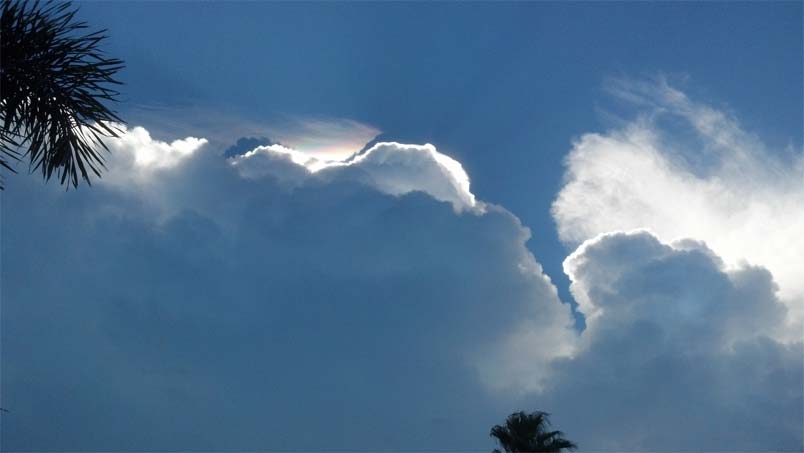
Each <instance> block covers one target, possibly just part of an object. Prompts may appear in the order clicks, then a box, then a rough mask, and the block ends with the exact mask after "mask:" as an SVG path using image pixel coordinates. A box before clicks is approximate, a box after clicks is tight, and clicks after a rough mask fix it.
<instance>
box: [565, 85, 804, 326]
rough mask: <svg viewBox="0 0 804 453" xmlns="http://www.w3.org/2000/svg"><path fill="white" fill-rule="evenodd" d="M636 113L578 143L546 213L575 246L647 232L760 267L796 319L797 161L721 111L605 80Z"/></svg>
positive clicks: (799, 294)
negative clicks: (693, 242) (604, 237)
mask: <svg viewBox="0 0 804 453" xmlns="http://www.w3.org/2000/svg"><path fill="white" fill-rule="evenodd" d="M609 88H610V91H611V92H613V93H614V94H615V95H616V96H618V97H619V98H620V99H623V100H625V101H627V102H629V103H631V105H633V106H636V107H637V108H638V109H640V110H641V111H642V112H643V114H642V115H640V116H639V117H638V118H637V119H636V120H635V121H632V122H630V123H627V124H626V125H624V126H622V127H620V128H617V129H614V130H611V131H609V132H606V133H602V134H601V133H589V134H585V135H583V136H581V137H580V138H579V139H578V140H577V141H576V142H575V143H574V146H573V148H572V150H571V152H570V153H569V155H568V156H567V159H566V175H565V178H566V183H565V185H564V187H563V188H562V190H561V192H560V193H559V194H558V196H557V198H556V200H555V202H554V205H553V215H554V217H555V220H556V223H557V225H558V231H559V234H560V237H561V239H562V240H564V241H565V242H566V243H567V244H570V245H578V244H579V243H581V242H582V241H584V240H586V239H590V238H593V237H595V236H597V235H599V234H601V233H606V232H611V231H628V230H632V229H635V228H648V229H650V230H651V231H652V232H653V233H654V234H655V235H656V236H657V237H659V238H660V239H661V240H662V241H665V242H672V241H674V240H676V239H680V238H687V237H690V238H695V239H698V240H702V241H705V242H706V244H707V245H708V246H709V247H711V248H712V250H713V251H714V252H715V253H717V254H718V255H719V256H721V257H722V258H723V259H724V261H725V262H726V264H727V265H728V266H733V267H739V266H741V265H742V264H741V263H743V262H744V261H747V262H748V263H751V264H754V265H760V266H764V267H766V268H767V269H768V270H769V271H770V272H771V273H772V274H773V277H774V279H775V281H776V282H777V283H778V285H779V291H780V297H781V298H782V299H783V301H784V303H786V304H787V305H788V307H789V308H790V310H791V315H790V322H791V325H790V326H788V327H789V328H790V329H792V331H794V332H795V334H796V338H800V329H801V320H802V319H804V278H801V271H800V269H801V268H802V267H804V236H802V235H801V233H800V232H801V231H804V209H801V207H802V206H804V158H802V154H801V152H793V153H792V155H791V154H789V153H787V152H783V151H782V150H771V149H768V148H767V147H766V146H765V145H764V144H763V143H762V141H761V140H760V139H759V138H758V137H757V136H755V135H753V134H751V133H749V132H746V131H745V130H743V128H742V127H741V126H740V124H739V123H738V122H737V120H736V119H735V118H734V117H733V116H732V115H730V114H728V113H726V112H723V111H720V110H717V109H715V108H713V107H711V106H708V105H705V104H702V103H699V102H696V101H693V100H692V99H690V98H689V97H688V96H687V95H685V94H684V93H683V92H681V91H679V90H677V89H675V88H673V87H671V86H670V85H668V84H667V83H666V82H665V81H664V80H661V79H660V80H659V81H657V82H634V81H622V80H621V81H614V82H611V83H610V85H609Z"/></svg>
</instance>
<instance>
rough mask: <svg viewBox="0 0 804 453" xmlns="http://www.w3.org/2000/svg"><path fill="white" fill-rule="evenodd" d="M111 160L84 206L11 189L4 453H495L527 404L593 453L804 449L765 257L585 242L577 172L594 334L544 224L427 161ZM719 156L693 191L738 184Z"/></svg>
mask: <svg viewBox="0 0 804 453" xmlns="http://www.w3.org/2000/svg"><path fill="white" fill-rule="evenodd" d="M643 102H647V101H643ZM704 123H705V122H704ZM649 124H650V123H643V126H644V127H643V128H642V129H639V130H641V131H643V132H644V131H648V130H649V128H648V127H647V126H645V125H649ZM701 127H702V128H703V126H701ZM623 133H624V132H623ZM637 135H638V134H637ZM635 136H636V135H634V136H631V135H629V137H632V138H633V137H635ZM589 137H590V136H585V138H584V139H589V140H591V138H589ZM597 137H598V138H597V139H599V140H603V141H606V140H614V139H613V138H611V137H609V136H602V135H601V136H597ZM618 140H622V139H618ZM652 140H653V141H650V140H648V142H647V143H665V142H664V141H656V140H657V139H655V138H654V139H652ZM723 140H725V139H723ZM723 140H720V141H721V142H722V141H723ZM726 142H727V141H726ZM283 143H284V142H283ZM580 143H583V140H582V141H581V142H580ZM607 143H608V142H607ZM612 143H620V142H618V141H616V140H615V141H613V142H612ZM724 143H725V142H724ZM579 146H580V145H578V146H576V148H575V150H573V154H571V156H570V169H574V170H576V171H577V173H578V174H581V173H583V171H582V170H584V169H585V168H586V167H585V166H584V165H573V164H572V162H575V160H573V159H579V160H577V161H578V162H585V160H584V159H581V158H578V157H577V156H578V155H581V154H582V153H580V152H579V151H578V149H579ZM656 146H658V145H656ZM656 146H654V149H655V150H656V152H655V153H654V154H652V155H655V156H662V155H663V154H661V153H660V152H659V148H657V147H656ZM718 146H720V145H718ZM636 148H638V147H634V149H636ZM583 149H587V150H588V149H590V148H583ZM605 149H607V150H609V149H614V150H618V149H620V148H619V147H617V146H611V147H607V148H605ZM627 149H629V150H631V148H627ZM640 149H641V148H640ZM112 151H113V152H112V155H111V157H110V159H109V171H108V172H107V173H106V175H105V176H104V178H103V179H102V180H101V181H99V183H98V184H96V185H95V186H93V188H92V189H91V190H85V189H81V190H79V191H70V192H66V193H65V192H64V191H62V190H60V189H59V188H58V187H55V186H43V185H42V184H40V183H39V181H36V180H35V178H14V179H12V180H10V186H9V187H8V189H7V190H6V192H5V193H4V200H3V208H4V214H6V215H4V216H3V219H2V220H3V241H2V243H1V244H0V247H2V255H3V261H4V266H3V275H2V277H3V286H2V288H1V290H2V296H3V297H2V299H3V317H2V335H3V337H2V340H3V364H2V365H3V367H2V373H3V376H2V377H3V379H2V394H3V404H2V405H3V407H8V408H10V409H11V410H12V412H11V413H9V414H5V415H4V419H3V424H2V428H1V429H2V433H1V434H2V438H3V441H4V447H5V448H7V449H9V450H71V451H78V450H87V451H100V450H191V449H196V450H221V451H223V450H226V451H232V450H265V449H273V450H281V449H350V448H351V449H354V448H363V449H388V448H394V449H431V450H432V449H442V450H455V449H477V448H483V446H489V447H491V445H490V441H489V439H488V438H487V433H488V429H489V427H490V426H491V425H492V424H495V423H499V422H500V421H501V420H502V419H503V417H504V416H505V415H507V414H508V413H510V412H512V411H513V410H516V409H520V408H523V409H544V410H549V411H552V412H554V413H555V416H554V417H555V418H554V421H555V422H556V423H557V425H558V426H560V427H561V429H562V430H565V431H567V432H568V433H569V436H570V438H572V439H573V440H576V441H578V442H579V443H580V444H581V445H582V447H583V448H587V449H597V450H606V449H608V450H623V449H626V450H644V449H649V450H662V449H665V450H666V449H675V450H680V449H696V450H699V449H708V450H747V449H762V450H768V449H773V450H791V449H800V448H801V446H802V436H801V430H800V427H801V425H802V420H803V419H804V414H802V390H801V389H802V365H804V363H802V353H803V352H804V351H802V343H801V338H800V337H795V336H793V337H790V336H788V337H786V338H784V339H781V338H780V335H779V334H778V332H780V331H782V330H783V329H784V327H785V326H787V325H788V322H787V320H788V319H789V318H790V312H791V306H790V303H789V302H788V300H787V299H785V297H787V296H786V293H784V292H779V291H777V289H778V288H777V286H776V285H777V283H776V282H777V281H778V282H779V285H780V286H781V287H782V288H784V285H785V284H786V283H785V282H784V281H783V279H779V278H778V277H777V275H776V271H775V270H774V268H773V267H772V266H771V264H766V263H761V262H760V261H759V260H758V259H756V258H753V257H748V258H749V262H740V261H739V260H736V261H735V260H733V259H732V258H731V257H730V256H728V255H724V254H723V253H722V252H721V251H720V249H718V244H717V243H716V242H712V241H710V240H709V239H708V238H707V237H706V236H705V235H700V234H688V235H686V236H689V237H692V239H683V238H682V237H684V235H681V234H679V235H675V234H673V235H672V236H673V237H672V238H671V239H666V238H665V237H664V236H663V235H662V233H660V232H653V229H652V228H651V231H648V230H635V231H631V229H630V228H626V227H623V229H627V230H629V231H627V232H611V231H610V230H606V231H605V232H602V233H603V234H597V233H594V234H593V233H592V232H591V231H593V230H594V228H591V227H589V225H597V224H595V223H594V222H595V220H588V222H586V223H584V222H583V221H581V220H578V219H577V218H576V217H579V216H580V214H578V215H577V216H575V217H573V216H566V214H567V213H572V212H575V211H572V209H578V210H579V211H578V212H584V211H583V210H584V209H587V211H585V212H586V214H587V216H588V217H589V218H590V219H591V218H593V217H594V216H592V215H591V214H590V213H589V211H588V209H592V208H594V209H599V211H600V214H601V216H602V217H604V218H605V217H607V216H609V215H610V214H611V213H610V212H609V211H607V210H606V209H607V205H606V203H605V202H604V201H601V200H598V201H597V202H595V201H594V198H593V197H592V194H590V193H584V196H589V197H592V198H590V199H589V200H588V201H587V200H584V199H579V200H578V199H576V202H577V203H579V205H578V206H575V205H573V204H571V203H569V200H570V198H567V197H568V194H572V193H573V191H572V190H570V188H572V187H574V186H573V184H574V181H575V179H573V178H575V176H572V177H570V179H568V185H567V188H565V190H564V191H562V193H561V196H560V197H559V200H557V202H556V208H555V209H556V211H555V212H556V215H557V219H558V220H559V227H560V229H561V232H562V235H563V236H562V237H564V239H565V240H567V242H568V243H576V242H577V243H578V245H579V247H578V248H577V250H576V251H575V252H574V253H572V254H571V255H570V256H569V257H568V258H567V260H566V261H565V266H564V267H565V270H566V273H567V274H568V275H569V277H570V280H571V288H570V289H571V292H572V294H573V296H574V298H575V299H576V301H577V302H578V304H579V305H578V309H579V310H580V311H581V312H582V313H583V314H584V316H586V326H587V327H586V329H585V330H584V331H583V332H578V331H576V330H575V329H574V319H573V316H572V315H571V312H570V308H569V305H567V304H563V303H561V301H560V300H559V298H558V295H557V291H556V288H555V287H554V286H553V284H552V283H551V281H550V279H549V277H548V276H547V275H545V274H544V273H543V271H542V267H541V265H540V264H539V263H538V261H537V260H536V257H534V256H533V254H532V253H531V252H530V251H529V250H528V248H527V247H526V246H525V244H526V242H527V240H528V238H529V236H530V232H529V230H528V229H527V228H526V227H525V226H523V225H522V224H521V223H520V221H519V219H517V218H516V216H514V215H513V214H512V213H510V212H508V211H506V210H505V209H504V208H503V207H499V206H495V205H491V204H486V203H483V202H482V201H480V200H478V199H476V197H475V195H474V194H473V193H472V192H471V190H470V184H469V177H468V175H467V174H466V172H465V171H464V170H463V168H462V167H461V165H460V163H459V162H457V161H455V160H453V159H451V158H449V157H448V156H445V155H443V154H442V153H440V152H438V150H437V149H436V148H435V147H434V146H432V145H405V144H399V143H392V142H388V143H378V144H376V145H374V146H372V147H371V148H369V149H366V150H365V151H363V152H362V153H359V154H357V155H350V156H346V157H344V156H338V157H333V156H332V155H327V156H323V157H322V156H321V155H313V154H311V153H308V152H305V151H303V150H299V149H296V148H293V147H290V146H289V145H288V146H284V145H278V144H269V145H264V146H256V147H255V148H254V149H252V150H250V151H247V152H245V153H242V154H238V155H236V156H234V157H232V158H229V159H226V158H225V157H224V156H222V155H221V153H220V152H217V150H214V149H211V147H210V146H209V144H208V143H207V142H206V141H205V140H204V139H200V138H187V139H183V140H177V141H172V142H164V141H161V140H158V139H155V138H153V137H151V136H150V134H149V133H148V132H147V131H146V130H145V129H142V128H132V129H128V130H127V133H126V134H125V135H124V136H123V137H121V138H120V139H119V140H118V141H115V142H114V143H113V144H112ZM631 151H632V152H631V154H630V155H629V154H627V153H626V156H625V157H622V162H623V164H628V163H629V162H632V161H634V162H636V163H634V164H633V165H639V162H640V160H639V155H640V152H637V151H634V150H631ZM611 152H612V154H611V156H614V157H617V156H619V155H618V154H617V152H614V151H611ZM573 156H576V157H573ZM628 156H630V157H628ZM626 157H628V158H626ZM694 157H695V156H694V155H693V154H690V155H689V156H686V157H685V158H684V159H687V161H686V162H687V163H686V164H685V165H687V166H686V167H678V168H686V169H690V168H692V167H691V166H690V165H691V164H689V163H688V162H689V159H693V158H694ZM679 159H680V158H679ZM591 161H592V162H597V161H596V160H594V159H591ZM612 162H619V161H618V160H616V159H615V160H612ZM651 162H652V164H656V162H660V160H659V157H656V158H655V159H654V160H653V161H651ZM667 162H669V160H668V161H667ZM674 162H675V161H674ZM679 162H682V161H681V160H679ZM712 162H714V163H717V165H714V164H713V165H710V166H708V167H707V166H702V167H701V166H694V170H695V171H692V170H690V171H691V172H692V173H694V175H695V176H694V177H693V176H689V175H687V176H685V177H686V178H688V179H689V180H690V181H692V180H694V178H699V179H700V178H703V180H709V179H706V178H710V179H711V180H712V181H715V180H717V181H720V180H721V179H722V178H720V177H718V178H720V179H718V178H716V177H715V176H712V175H721V174H723V173H722V172H723V171H725V170H722V168H725V167H726V166H728V165H731V164H726V163H723V164H722V165H721V164H720V163H719V162H720V161H719V160H717V159H715V160H713V161H712ZM632 163H633V162H632ZM601 165H602V164H601ZM656 165H658V164H656ZM674 165H676V164H674ZM678 165H681V164H678ZM660 167H661V166H660ZM704 167H706V168H704ZM647 168H648V169H652V168H653V167H651V166H650V165H648V167H647ZM661 168H664V167H661ZM668 168H670V167H668ZM665 170H666V177H667V179H668V180H670V179H672V175H675V172H676V171H677V170H676V167H672V169H670V170H667V169H665ZM671 170H672V171H671ZM584 174H585V173H584ZM637 174H638V173H637ZM573 175H574V173H573ZM657 175H658V173H657ZM657 175H654V176H657ZM707 175H709V176H707ZM626 179H627V178H623V181H626ZM581 180H583V181H587V182H589V183H590V184H598V185H599V187H597V186H596V187H597V191H599V192H603V193H608V192H607V191H612V193H613V192H616V191H617V190H618V189H617V188H616V185H617V184H619V183H620V180H616V179H615V180H613V183H614V185H615V187H614V188H612V186H610V185H609V183H612V180H609V179H591V180H590V179H584V178H579V179H578V181H581ZM782 180H783V178H781V179H780V181H777V183H781V181H782ZM657 181H661V178H658V179H657ZM648 182H653V181H647V180H646V181H643V183H644V184H645V186H646V189H645V190H647V191H648V192H649V191H650V190H652V189H650V187H652V186H651V185H650V184H648ZM622 184H626V185H625V186H624V187H626V188H630V186H628V185H627V183H626V182H622ZM756 184H759V182H757V183H756ZM582 185H583V184H578V185H577V187H580V186H582ZM673 187H674V188H676V187H678V190H685V186H684V185H683V184H682V185H679V186H673ZM724 187H725V186H724ZM579 193H582V192H579ZM681 193H682V194H685V195H687V194H686V193H685V192H681ZM714 193H718V192H714ZM689 196H690V197H691V201H692V202H693V204H692V205H691V206H692V208H691V209H697V208H695V206H696V204H695V200H698V199H697V198H692V197H694V196H695V195H694V194H693V193H692V192H690V193H689ZM713 196H714V195H713ZM615 198H616V197H614V195H611V196H610V197H609V198H606V199H605V200H606V201H609V200H613V199H615ZM632 199H633V197H631V195H630V192H628V191H626V192H625V193H624V194H623V203H626V204H628V203H630V202H631V200H632ZM642 201H643V202H645V203H646V206H648V207H647V208H645V209H647V210H648V211H650V206H652V205H650V204H649V203H648V202H650V201H653V198H646V199H644V200H642ZM587 202H588V203H590V204H588V205H585V204H584V203H587ZM700 202H701V203H703V201H700ZM594 203H600V204H599V205H595V204H594ZM677 208H678V211H677V214H683V213H684V212H685V211H684V210H683V209H682V207H681V206H677ZM627 212H631V211H627ZM657 212H664V211H657ZM695 212H698V211H695ZM701 212H702V211H701ZM8 213H13V215H9V214H8ZM657 215H658V214H657ZM562 216H564V217H562ZM647 218H648V219H651V218H652V217H650V216H648V217H647ZM670 218H671V219H672V216H671V217H670ZM54 219H57V223H56V222H55V221H54ZM707 219H708V218H706V219H705V222H704V224H705V225H710V224H711V225H717V223H716V222H714V220H707ZM707 222H709V223H707ZM609 226H610V225H609V224H608V223H606V222H601V223H600V225H599V228H603V229H605V228H609ZM620 226H622V225H619V224H618V225H617V227H618V228H619V227H620ZM648 226H650V225H648ZM597 227H598V226H596V228H597ZM712 228H714V227H712ZM613 229H616V228H613ZM674 231H675V230H672V231H671V232H674ZM701 231H704V232H706V231H709V230H707V229H706V228H703V229H701ZM587 234H588V237H586V236H587ZM664 234H665V235H667V234H669V233H664ZM679 238H682V239H679ZM701 239H703V240H706V242H703V241H702V240H701ZM762 264H764V266H763V265H762ZM788 287H789V285H788ZM793 308H794V307H793ZM782 340H783V341H782ZM668 427H672V429H668ZM311 431H312V432H314V433H315V435H310V433H311ZM358 439H359V442H360V443H359V444H358V443H357V442H358ZM768 439H773V441H772V442H771V443H768V442H769V441H768Z"/></svg>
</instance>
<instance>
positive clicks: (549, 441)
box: [490, 411, 578, 453]
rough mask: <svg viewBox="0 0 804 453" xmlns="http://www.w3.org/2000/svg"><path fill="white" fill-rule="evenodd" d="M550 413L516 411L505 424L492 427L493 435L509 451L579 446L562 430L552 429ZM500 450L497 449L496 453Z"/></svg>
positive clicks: (566, 448)
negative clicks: (565, 435) (567, 437)
mask: <svg viewBox="0 0 804 453" xmlns="http://www.w3.org/2000/svg"><path fill="white" fill-rule="evenodd" d="M549 428H550V414H548V413H547V412H541V411H536V412H531V413H529V414H528V413H525V412H522V411H519V412H514V413H513V414H511V415H509V416H508V418H507V419H506V420H505V424H504V425H495V426H494V427H493V428H491V433H490V435H491V437H494V438H495V439H497V442H499V443H500V446H501V447H502V448H503V450H504V451H506V452H508V453H514V452H517V453H525V452H534V453H535V452H561V451H564V450H575V449H577V448H578V446H577V445H576V444H575V443H573V442H571V441H569V440H567V439H565V438H564V433H563V432H561V431H551V430H550V429H549ZM499 451H500V450H497V449H495V450H494V452H495V453H499Z"/></svg>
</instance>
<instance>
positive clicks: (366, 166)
mask: <svg viewBox="0 0 804 453" xmlns="http://www.w3.org/2000/svg"><path fill="white" fill-rule="evenodd" d="M282 162H284V164H283V163H282ZM231 163H232V165H233V166H235V168H237V169H238V170H239V172H240V175H241V176H243V177H246V178H259V177H261V176H271V177H274V178H278V179H280V180H283V181H284V182H286V183H288V184H298V183H301V182H302V181H304V180H306V179H307V178H309V177H311V176H312V175H313V174H317V176H318V177H320V178H326V179H352V180H356V181H361V182H363V183H366V184H368V185H370V186H372V187H374V188H376V189H378V190H380V191H382V192H383V193H387V194H391V195H403V194H406V193H410V192H413V191H422V192H426V193H428V194H429V195H431V196H432V197H433V198H435V199H437V200H441V201H446V202H450V203H452V205H453V207H454V208H455V209H456V210H458V211H460V210H463V209H473V208H477V209H483V208H482V206H479V205H478V204H477V202H476V200H475V196H474V194H473V193H472V192H471V191H470V187H469V176H468V175H467V174H466V171H464V169H463V167H462V166H461V164H460V162H458V161H456V160H455V159H452V158H451V157H449V156H447V155H444V154H441V153H439V152H438V151H437V150H436V148H435V147H434V146H433V145H430V144H426V145H405V144H401V143H394V142H381V143H377V144H375V145H374V146H372V147H370V148H369V149H368V150H366V151H365V152H363V153H361V154H359V155H355V156H349V158H346V159H340V160H338V159H330V160H324V159H321V158H319V157H316V156H314V155H311V154H309V153H306V152H304V151H299V150H296V149H292V148H288V147H285V146H282V145H270V146H260V147H257V148H255V149H254V150H252V151H249V152H247V153H245V154H243V155H242V156H236V157H235V158H233V159H232V160H231ZM302 168H303V169H305V170H307V171H306V172H305V171H301V169H302Z"/></svg>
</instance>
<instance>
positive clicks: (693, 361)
mask: <svg viewBox="0 0 804 453" xmlns="http://www.w3.org/2000/svg"><path fill="white" fill-rule="evenodd" d="M564 267H565V269H566V272H567V274H568V275H569V276H570V279H571V281H572V283H571V291H572V293H573V295H574V296H575V298H576V300H577V301H578V302H579V303H580V305H581V309H582V310H583V311H584V313H585V314H587V316H588V317H587V329H586V330H585V331H584V332H583V334H582V335H581V338H580V343H579V348H578V351H577V352H576V354H575V355H574V357H572V358H569V359H559V360H557V361H556V362H554V363H553V372H552V373H553V374H552V380H551V383H552V385H550V386H548V387H547V388H546V389H545V391H544V392H543V393H542V394H541V395H540V396H539V397H538V398H534V403H533V404H539V405H543V406H545V407H554V408H556V411H559V410H560V414H561V416H560V417H558V418H556V420H555V421H556V422H559V423H561V425H559V426H562V427H565V426H568V427H566V428H563V429H565V430H569V429H570V427H572V428H573V431H571V432H572V433H573V435H574V436H576V437H575V439H577V441H578V442H579V443H580V444H581V445H586V446H587V447H588V448H593V449H600V450H626V451H635V450H650V451H657V450H665V451H680V450H689V449H694V450H696V451H767V450H772V451H799V450H800V449H801V447H802V432H801V426H802V422H804V413H803V411H804V409H803V408H804V406H803V404H804V399H803V398H802V393H803V392H804V390H802V389H804V377H803V376H802V372H803V371H804V359H802V357H803V356H804V349H803V348H802V342H801V339H799V340H798V341H796V342H791V343H784V342H778V341H776V340H774V339H773V334H774V333H775V331H776V330H778V329H781V328H783V326H784V318H785V314H786V307H785V306H784V304H782V302H781V301H780V300H779V299H778V298H777V296H776V294H775V289H776V288H775V285H774V282H773V280H772V278H771V274H770V273H769V272H768V271H767V270H766V269H763V268H759V267H753V266H748V265H744V266H742V267H739V268H728V267H726V266H725V265H724V263H723V261H722V260H721V259H720V258H718V257H717V256H716V255H714V253H713V252H712V251H711V250H709V249H707V248H706V246H705V245H703V244H702V243H700V242H696V241H690V240H685V241H681V242H678V243H674V244H667V243H663V242H661V241H659V240H658V239H657V238H656V237H655V236H653V235H652V234H650V233H649V232H647V231H644V230H642V231H633V232H618V233H608V234H603V235H600V236H598V237H595V238H593V239H590V240H588V241H586V242H584V243H583V245H581V246H580V247H579V248H578V250H577V251H575V252H574V253H573V254H572V255H570V256H569V257H568V258H567V259H566V261H565V262H564Z"/></svg>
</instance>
